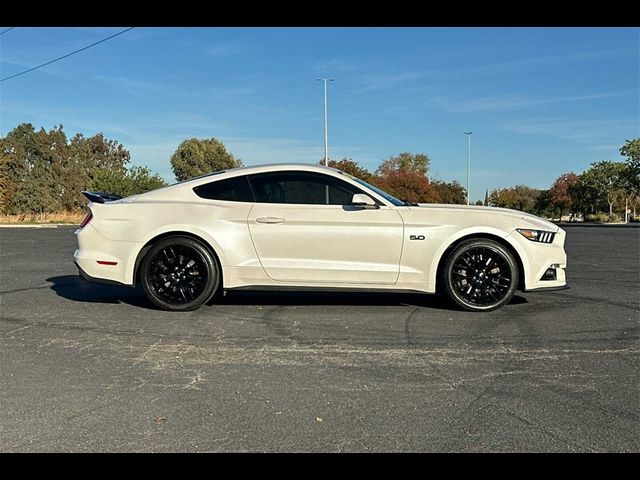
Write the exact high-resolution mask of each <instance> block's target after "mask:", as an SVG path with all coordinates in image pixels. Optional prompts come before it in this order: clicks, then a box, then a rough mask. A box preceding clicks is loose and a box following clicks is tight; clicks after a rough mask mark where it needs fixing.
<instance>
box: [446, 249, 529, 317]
mask: <svg viewBox="0 0 640 480" xmlns="http://www.w3.org/2000/svg"><path fill="white" fill-rule="evenodd" d="M443 276H444V282H443V283H444V286H445V290H446V293H447V295H448V296H449V298H450V299H451V300H452V301H453V302H454V303H455V304H457V305H458V306H459V307H461V308H463V309H464V310H468V311H471V312H490V311H492V310H496V309H498V308H500V307H502V306H503V305H505V304H506V303H508V302H509V301H510V300H511V298H513V295H514V293H515V291H516V288H517V287H518V282H519V272H518V265H517V263H516V259H515V258H514V257H513V255H512V254H511V252H510V251H509V250H508V249H507V248H505V247H504V246H503V245H501V244H500V243H498V242H496V241H494V240H490V239H488V238H487V239H485V238H480V239H478V238H474V239H469V240H466V241H463V242H462V243H460V245H458V246H457V247H455V248H454V249H453V251H452V252H451V254H450V255H449V256H448V258H447V261H446V263H445V267H444V269H443Z"/></svg>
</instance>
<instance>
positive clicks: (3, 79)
mask: <svg viewBox="0 0 640 480" xmlns="http://www.w3.org/2000/svg"><path fill="white" fill-rule="evenodd" d="M11 28H14V27H11ZM134 28H135V27H129V28H125V29H124V30H122V31H120V32H118V33H116V34H114V35H111V36H110V37H107V38H103V39H102V40H100V41H98V42H95V43H92V44H91V45H87V46H86V47H82V48H80V49H78V50H75V51H73V52H71V53H67V54H66V55H63V56H61V57H58V58H56V59H54V60H51V61H49V62H46V63H43V64H42V65H38V66H37V67H33V68H29V69H27V70H25V71H23V72H20V73H16V74H15V75H11V76H10V77H5V78H1V79H0V82H4V81H5V80H10V79H12V78H15V77H19V76H20V75H24V74H25V73H29V72H33V71H34V70H37V69H38V68H42V67H45V66H47V65H51V64H52V63H54V62H57V61H58V60H62V59H63V58H67V57H70V56H71V55H75V54H76V53H79V52H82V51H83V50H86V49H88V48H91V47H95V46H96V45H98V44H99V43H103V42H106V41H107V40H111V39H112V38H114V37H117V36H118V35H122V34H123V33H127V32H128V31H129V30H132V29H134ZM5 31H6V30H5Z"/></svg>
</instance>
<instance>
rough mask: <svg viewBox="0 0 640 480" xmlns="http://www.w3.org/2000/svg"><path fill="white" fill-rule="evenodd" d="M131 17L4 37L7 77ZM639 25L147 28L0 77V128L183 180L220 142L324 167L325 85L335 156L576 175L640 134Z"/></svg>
mask: <svg viewBox="0 0 640 480" xmlns="http://www.w3.org/2000/svg"><path fill="white" fill-rule="evenodd" d="M121 29H122V27H120V28H106V27H100V28H42V27H40V28H26V27H18V28H14V29H13V30H10V31H8V32H7V33H6V34H4V35H2V36H0V76H1V77H6V76H9V75H12V74H14V73H18V72H20V71H22V70H24V69H26V68H28V67H32V66H34V65H37V64H40V63H43V62H46V61H49V60H51V59H53V58H56V57H58V56H61V55H64V54H66V53H68V52H71V51H73V50H75V49H78V48H81V47H83V46H85V45H88V44H90V43H92V42H95V41H98V40H100V39H102V38H104V37H107V36H109V35H111V34H113V33H116V32H118V31H119V30H121ZM639 32H640V30H639V29H637V28H362V27H361V28H306V27H305V28H159V27H157V28H136V29H134V30H132V31H130V32H127V33H125V34H124V35H121V36H119V37H116V38H114V39H112V40H110V41H108V42H105V43H103V44H100V45H98V46H96V47H93V48H91V49H89V50H86V51H84V52H81V53H79V54H77V55H74V56H72V57H69V58H67V59H64V60H61V61H59V62H57V63H54V64H52V65H50V66H47V67H44V68H42V69H40V70H37V71H34V72H32V73H28V74H26V75H23V76H20V77H17V78H15V79H11V80H8V81H5V82H2V83H0V131H1V132H2V134H4V135H6V133H7V132H8V131H9V130H11V129H12V128H13V127H15V126H16V125H17V124H19V123H21V122H31V123H33V124H34V125H35V126H36V127H41V126H42V127H45V128H47V129H49V128H51V127H53V126H54V125H57V124H63V125H64V128H65V131H66V132H67V134H68V136H71V135H72V134H74V133H76V132H82V133H83V134H85V135H93V134H95V133H97V132H103V133H104V134H105V135H106V136H107V137H109V138H113V139H116V140H118V141H119V142H121V143H122V144H123V145H124V146H125V147H126V148H128V149H129V150H130V152H131V156H132V163H133V164H135V165H147V166H149V167H150V168H151V169H153V170H154V171H156V172H158V173H160V174H161V175H162V176H163V177H165V178H166V179H167V180H168V181H173V180H174V179H173V174H172V172H171V167H170V164H169V158H170V156H171V154H172V153H173V151H174V150H175V149H176V147H177V146H178V144H179V143H180V142H181V141H182V140H184V139H186V138H190V137H200V138H205V137H207V138H208V137H216V138H218V139H220V140H222V141H223V142H224V143H225V145H226V146H227V148H228V149H229V150H230V151H231V152H232V153H233V154H234V155H236V156H237V157H240V158H241V159H242V160H243V161H244V163H245V164H246V165H255V164H260V163H272V162H317V161H318V160H320V159H321V158H322V157H323V155H324V149H323V99H322V85H321V83H320V82H317V81H315V78H316V77H322V76H327V77H333V78H335V81H334V82H332V83H331V84H330V85H329V154H330V157H331V158H335V159H340V158H343V157H350V158H353V159H354V160H357V161H358V162H360V163H361V164H362V165H363V166H365V167H367V168H369V169H371V170H373V169H375V167H376V166H377V165H378V164H379V163H380V161H381V160H382V159H385V158H388V157H389V156H391V155H395V154H397V153H400V152H403V151H409V152H424V153H427V154H428V155H429V157H430V158H431V171H430V174H431V176H432V177H437V178H440V179H442V180H447V181H450V180H453V179H456V180H458V181H459V182H460V183H462V184H463V185H464V184H465V183H466V155H467V144H466V137H465V136H464V134H463V132H465V131H469V130H472V131H473V132H474V133H473V137H472V167H471V169H472V182H471V198H472V200H476V199H481V198H484V192H485V189H486V188H489V189H490V190H491V189H492V188H496V187H506V186H511V185H515V184H518V183H524V184H527V185H530V186H533V187H538V188H548V187H549V186H550V184H551V183H552V182H553V180H554V179H555V178H556V177H557V176H558V175H560V174H562V173H564V172H567V171H571V170H573V171H576V172H578V173H579V172H581V171H583V170H584V169H586V168H587V167H588V166H589V164H590V163H591V162H595V161H599V160H604V159H612V160H621V159H622V157H620V155H619V153H618V149H619V148H620V146H621V145H622V144H623V143H624V141H625V140H626V139H630V138H636V137H640V111H639V110H640V79H639V75H640V35H639Z"/></svg>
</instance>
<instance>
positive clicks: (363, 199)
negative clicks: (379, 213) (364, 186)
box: [351, 193, 380, 209]
mask: <svg viewBox="0 0 640 480" xmlns="http://www.w3.org/2000/svg"><path fill="white" fill-rule="evenodd" d="M351 206H353V207H359V208H368V209H377V208H380V205H378V204H377V203H376V202H375V200H373V198H371V197H370V196H369V195H365V194H364V193H356V194H355V195H354V196H353V198H352V199H351Z"/></svg>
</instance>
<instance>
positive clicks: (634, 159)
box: [620, 138, 640, 195]
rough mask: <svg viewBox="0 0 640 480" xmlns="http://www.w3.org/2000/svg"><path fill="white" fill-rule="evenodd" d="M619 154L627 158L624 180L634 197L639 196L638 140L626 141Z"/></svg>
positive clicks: (639, 146) (639, 151)
mask: <svg viewBox="0 0 640 480" xmlns="http://www.w3.org/2000/svg"><path fill="white" fill-rule="evenodd" d="M620 154H621V155H623V156H625V157H627V160H626V162H625V163H626V167H625V171H624V173H623V177H624V180H625V181H626V183H627V184H628V186H629V188H630V189H631V190H632V192H633V193H634V194H635V195H640V138H636V139H634V140H627V141H626V142H625V143H624V145H623V146H622V147H621V148H620Z"/></svg>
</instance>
